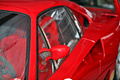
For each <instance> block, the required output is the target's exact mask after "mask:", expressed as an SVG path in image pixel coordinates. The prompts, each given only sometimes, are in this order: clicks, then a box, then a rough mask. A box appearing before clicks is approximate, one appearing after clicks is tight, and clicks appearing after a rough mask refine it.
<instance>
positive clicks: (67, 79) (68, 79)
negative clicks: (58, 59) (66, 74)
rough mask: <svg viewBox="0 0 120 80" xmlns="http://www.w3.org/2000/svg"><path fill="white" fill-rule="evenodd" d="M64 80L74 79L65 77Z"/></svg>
mask: <svg viewBox="0 0 120 80" xmlns="http://www.w3.org/2000/svg"><path fill="white" fill-rule="evenodd" d="M64 80H72V79H70V78H66V79H64Z"/></svg>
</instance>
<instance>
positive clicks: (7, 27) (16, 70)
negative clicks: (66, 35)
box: [0, 10, 30, 80]
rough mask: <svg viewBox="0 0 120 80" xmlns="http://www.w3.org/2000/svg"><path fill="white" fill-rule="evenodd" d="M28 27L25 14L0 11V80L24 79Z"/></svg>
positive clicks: (27, 17)
mask: <svg viewBox="0 0 120 80" xmlns="http://www.w3.org/2000/svg"><path fill="white" fill-rule="evenodd" d="M28 27H29V28H30V18H29V16H27V15H26V14H22V13H16V12H9V11H2V10H0V80H11V79H13V78H17V77H19V78H21V79H24V78H25V68H26V66H25V65H26V64H27V61H28V58H26V55H27V54H29V53H27V39H28V36H27V35H28V33H27V32H28V31H27V29H28ZM26 53H27V54H26Z"/></svg>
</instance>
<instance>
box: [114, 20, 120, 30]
mask: <svg viewBox="0 0 120 80" xmlns="http://www.w3.org/2000/svg"><path fill="white" fill-rule="evenodd" d="M119 27H120V21H119V25H118V26H117V28H116V29H115V30H116V31H117V30H118V29H119Z"/></svg>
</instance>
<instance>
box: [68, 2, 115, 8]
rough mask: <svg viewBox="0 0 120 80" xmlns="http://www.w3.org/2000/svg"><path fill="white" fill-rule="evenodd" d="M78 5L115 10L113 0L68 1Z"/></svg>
mask: <svg viewBox="0 0 120 80" xmlns="http://www.w3.org/2000/svg"><path fill="white" fill-rule="evenodd" d="M70 1H73V2H75V3H77V4H79V5H83V6H88V7H98V8H104V9H112V10H115V6H114V0H70Z"/></svg>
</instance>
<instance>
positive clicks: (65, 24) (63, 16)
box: [38, 8, 83, 79]
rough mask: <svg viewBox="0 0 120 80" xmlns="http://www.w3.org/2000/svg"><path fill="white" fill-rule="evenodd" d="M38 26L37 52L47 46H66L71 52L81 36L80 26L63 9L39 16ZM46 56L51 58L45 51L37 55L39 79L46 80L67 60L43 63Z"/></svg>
mask: <svg viewBox="0 0 120 80" xmlns="http://www.w3.org/2000/svg"><path fill="white" fill-rule="evenodd" d="M68 11H69V10H68ZM69 12H70V11H69ZM38 25H39V27H38V49H39V50H41V49H42V48H44V47H46V48H47V46H48V47H49V48H51V47H53V46H56V45H67V46H68V47H69V48H70V50H71V51H72V50H73V49H74V47H75V46H76V44H77V43H78V41H79V40H80V39H81V37H82V35H83V30H82V26H81V25H80V24H79V22H78V21H77V20H76V17H75V16H74V15H72V13H71V14H68V12H67V11H66V9H65V8H56V9H52V10H49V11H48V12H46V13H44V14H42V15H40V16H39V17H38ZM39 32H41V33H42V34H41V35H43V37H41V36H40V33H39ZM43 40H44V41H43ZM47 56H51V53H50V52H47V51H46V52H43V53H40V54H39V55H38V70H39V73H38V77H39V79H48V78H49V77H50V76H51V75H52V74H53V73H54V72H55V71H56V70H57V69H58V68H59V67H60V65H61V64H62V63H63V62H64V60H65V59H66V58H67V57H65V58H61V59H58V60H48V61H45V59H46V57H47Z"/></svg>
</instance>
